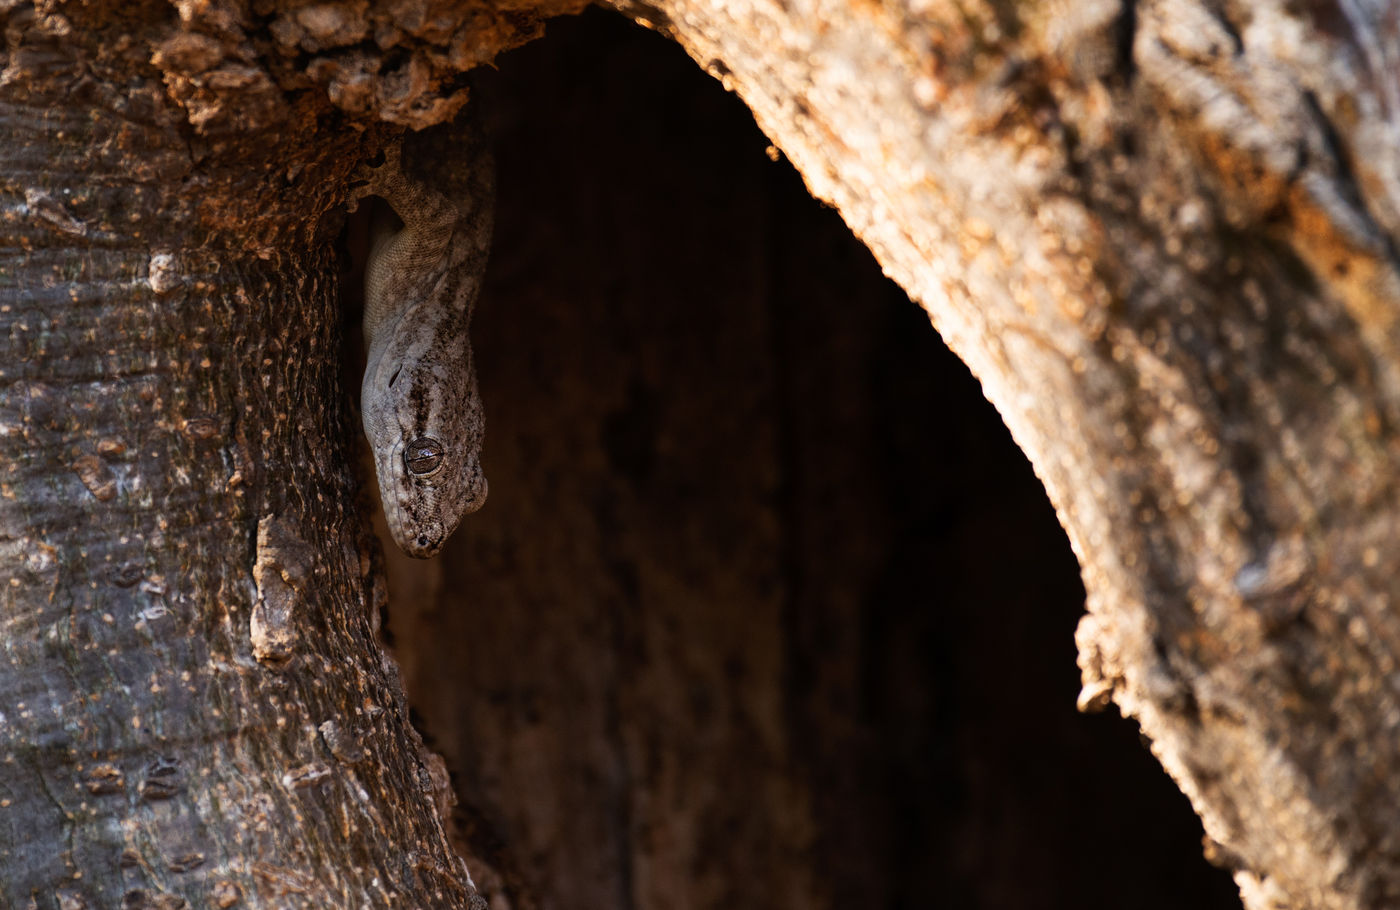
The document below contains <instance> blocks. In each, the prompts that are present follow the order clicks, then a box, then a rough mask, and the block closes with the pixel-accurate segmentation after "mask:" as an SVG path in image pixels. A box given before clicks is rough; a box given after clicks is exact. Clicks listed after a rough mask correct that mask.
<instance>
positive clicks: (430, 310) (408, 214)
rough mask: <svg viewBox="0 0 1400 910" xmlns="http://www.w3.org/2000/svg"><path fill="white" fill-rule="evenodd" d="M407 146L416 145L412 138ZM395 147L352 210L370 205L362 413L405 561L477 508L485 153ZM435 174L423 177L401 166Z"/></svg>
mask: <svg viewBox="0 0 1400 910" xmlns="http://www.w3.org/2000/svg"><path fill="white" fill-rule="evenodd" d="M411 138H412V140H417V139H418V138H419V137H416V136H415V137H411ZM403 151H404V150H403V145H402V144H401V143H399V142H396V143H394V144H393V145H391V146H390V147H389V148H388V149H387V150H386V151H385V156H384V159H385V160H384V163H383V164H382V165H380V166H378V167H375V168H371V169H368V171H367V172H365V176H364V179H363V181H362V183H361V185H360V186H358V187H357V188H356V189H354V190H353V191H352V194H351V199H352V202H353V203H358V202H359V201H360V200H363V199H365V198H366V197H370V196H373V197H378V198H377V200H375V202H374V207H373V209H372V211H371V219H370V250H369V255H368V258H367V259H366V263H365V314H364V332H365V344H366V347H367V358H366V361H367V362H366V365H365V375H364V380H363V382H362V384H361V387H360V409H361V413H362V415H363V419H364V430H365V437H366V438H367V439H368V441H369V445H370V449H371V450H372V452H373V454H374V466H375V473H376V475H377V476H378V479H379V493H380V499H381V501H382V502H383V505H384V518H385V520H386V522H387V523H388V526H389V531H390V533H391V534H392V535H393V537H394V542H395V543H397V544H398V545H399V547H400V549H402V550H403V551H404V552H405V553H407V554H408V555H409V556H415V557H419V558H427V557H430V556H434V555H436V554H437V552H438V551H439V550H440V549H441V548H442V545H443V544H444V543H445V542H446V540H447V538H448V537H449V536H450V535H451V534H452V532H453V531H454V530H456V528H457V524H458V522H460V521H461V518H462V516H463V515H465V514H467V513H469V512H474V511H476V510H477V509H479V508H481V506H482V504H483V503H484V502H485V501H486V490H487V485H486V476H485V475H484V474H483V473H482V469H481V442H482V436H483V433H484V429H485V419H484V414H483V411H482V406H481V398H480V394H479V392H478V389H477V381H476V370H475V368H474V365H473V363H472V350H471V343H470V341H469V339H468V337H467V330H468V328H469V326H470V323H471V315H472V308H473V306H474V304H475V302H476V297H477V294H478V293H479V291H480V289H481V280H482V274H483V273H484V271H485V267H486V257H487V253H488V251H489V248H490V244H491V226H492V203H493V197H494V193H493V191H494V185H493V175H492V170H491V161H490V156H489V154H488V153H487V152H486V150H485V148H484V143H483V142H482V141H481V140H480V138H479V137H478V136H476V135H475V134H474V133H471V134H468V137H467V140H466V141H465V142H463V141H460V136H459V137H458V141H455V142H453V143H452V144H451V145H450V147H446V148H440V149H437V150H434V149H433V147H432V146H431V145H428V146H426V147H423V148H416V149H415V151H418V154H416V155H414V159H413V160H412V161H411V162H408V163H407V164H406V163H405V161H404V155H403ZM420 161H421V162H422V165H423V166H425V167H429V168H430V167H431V165H433V164H437V165H444V164H448V165H450V167H444V166H439V167H438V168H437V170H439V171H442V173H441V174H434V175H432V176H431V177H424V176H423V175H421V174H420V173H419V171H418V170H417V169H416V167H414V168H410V167H409V166H408V165H409V164H411V165H414V166H418V165H419V164H420Z"/></svg>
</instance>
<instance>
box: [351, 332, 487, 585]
mask: <svg viewBox="0 0 1400 910" xmlns="http://www.w3.org/2000/svg"><path fill="white" fill-rule="evenodd" d="M455 335H456V337H455V338H454V337H451V336H448V337H447V338H446V339H444V338H443V337H438V338H436V339H434V340H433V341H432V345H431V348H430V349H427V350H424V349H422V348H421V346H420V345H417V344H416V343H415V340H414V339H412V338H408V339H405V340H404V341H403V342H396V343H391V344H390V345H389V346H388V347H387V349H386V350H385V351H384V352H383V353H382V355H381V356H380V357H378V358H377V360H376V361H375V362H372V363H371V364H370V367H369V369H367V370H366V371H365V379H364V386H363V388H362V390H361V402H362V404H361V410H362V412H363V415H364V424H365V436H366V438H368V440H369V443H370V447H371V449H372V450H373V452H374V467H375V473H376V474H377V475H378V477H379V496H380V500H381V501H382V502H383V504H384V519H385V521H386V522H387V524H388V525H389V532H390V533H391V534H392V535H393V537H394V542H395V543H396V544H398V545H399V548H400V549H401V550H403V551H404V552H405V553H407V554H408V555H409V556H414V557H417V558H419V559H426V558H428V557H430V556H436V555H437V553H438V551H439V550H441V549H442V545H443V544H444V543H446V541H447V538H448V537H449V536H451V534H452V532H453V531H455V530H456V529H457V524H458V522H460V521H461V519H462V516H463V515H466V514H467V513H469V512H475V511H476V510H477V509H479V508H481V506H482V504H483V503H485V502H486V476H485V474H483V473H482V470H481V439H482V429H483V426H484V420H483V416H482V408H481V399H480V398H479V397H478V394H477V386H476V375H475V372H474V371H473V370H472V368H471V351H470V348H468V347H467V344H466V339H465V335H464V334H463V333H455ZM457 344H460V345H461V347H462V350H442V347H443V346H444V345H457ZM464 366H465V369H464Z"/></svg>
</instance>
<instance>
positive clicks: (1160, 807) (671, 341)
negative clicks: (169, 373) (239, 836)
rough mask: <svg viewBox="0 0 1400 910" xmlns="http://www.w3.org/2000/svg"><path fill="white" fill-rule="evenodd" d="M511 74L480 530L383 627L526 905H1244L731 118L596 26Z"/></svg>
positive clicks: (802, 210) (904, 335) (1054, 549)
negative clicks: (1104, 700) (1085, 701)
mask: <svg viewBox="0 0 1400 910" xmlns="http://www.w3.org/2000/svg"><path fill="white" fill-rule="evenodd" d="M499 64H500V69H499V71H497V72H491V73H486V74H484V76H483V78H482V79H481V80H480V81H479V83H478V90H477V95H476V97H477V99H478V102H479V103H482V104H483V105H485V108H486V113H487V118H488V121H489V122H490V123H491V126H492V129H493V132H494V134H495V137H496V155H497V168H498V187H499V199H498V221H497V228H496V241H495V248H494V252H493V259H492V264H491V266H490V270H489V273H488V277H487V286H486V289H485V292H484V294H483V296H482V299H481V303H480V305H479V307H478V310H477V314H476V317H475V322H474V326H473V332H472V335H473V342H474V346H475V351H476V362H477V366H478V371H479V374H480V381H481V388H482V393H483V397H484V400H485V405H486V409H487V436H486V444H485V453H484V464H485V469H486V473H487V476H488V477H489V478H490V483H491V499H490V501H489V502H488V503H487V505H486V507H485V508H484V509H483V510H482V511H481V512H479V513H477V514H475V515H472V516H469V517H468V518H467V519H466V520H465V521H464V522H463V524H462V526H461V528H460V529H459V530H458V532H457V534H456V536H455V537H454V538H453V539H452V540H451V541H450V542H449V544H448V546H447V549H446V550H445V551H444V554H443V555H442V556H441V557H440V558H439V559H438V560H435V561H434V562H431V563H426V564H425V563H421V562H411V561H408V560H398V559H396V558H393V556H394V555H395V554H392V553H391V574H390V590H391V598H392V606H391V616H390V623H391V626H392V631H393V639H394V642H395V645H396V651H397V653H398V656H399V658H400V660H401V662H402V664H403V666H404V670H405V676H406V681H407V685H408V688H409V693H410V697H411V699H412V701H413V703H414V706H415V711H416V712H417V715H418V716H419V717H420V718H421V725H422V727H423V728H424V730H425V732H426V733H427V735H428V736H429V737H430V739H431V742H432V745H433V746H434V747H435V748H436V749H437V750H439V751H441V752H442V753H443V754H444V755H445V757H446V758H447V761H448V765H449V767H450V768H451V769H452V771H453V773H454V778H455V782H456V785H457V789H458V792H459V794H460V797H461V799H462V806H461V807H460V810H459V818H460V820H461V821H462V823H463V826H464V828H463V830H464V834H465V836H466V839H467V840H468V841H469V842H470V844H471V847H472V849H473V851H474V852H476V853H478V854H480V855H482V856H484V857H485V858H487V859H488V860H490V861H493V862H495V863H497V864H498V865H500V866H501V867H502V868H503V871H504V872H505V874H506V876H507V878H508V879H512V880H513V881H515V882H518V883H520V884H522V885H523V886H524V892H520V893H517V894H516V895H515V897H516V899H517V900H516V904H515V905H516V906H531V904H530V903H528V901H522V900H521V898H522V896H524V895H525V894H528V897H529V898H530V899H533V900H534V901H536V903H535V904H534V906H538V907H540V908H542V910H556V908H557V910H585V908H586V910H594V908H630V907H696V908H709V907H715V908H718V907H725V908H726V910H735V908H748V907H752V908H760V907H762V908H774V907H781V908H789V907H814V908H815V907H833V908H834V907H862V908H891V910H893V908H923V907H955V908H1007V910H1010V908H1015V910H1027V908H1059V907H1073V908H1120V907H1124V906H1133V907H1137V908H1159V907H1160V908H1168V907H1172V908H1179V907H1185V906H1189V907H1197V908H1211V907H1238V906H1239V903H1238V898H1237V897H1236V894H1235V890H1234V888H1233V886H1232V885H1231V883H1230V880H1229V878H1228V876H1226V875H1225V874H1224V873H1223V872H1220V871H1218V870H1215V869H1213V868H1211V867H1209V866H1208V865H1207V864H1206V863H1205V861H1204V860H1203V859H1202V858H1201V847H1200V836H1201V832H1200V826H1199V823H1198V822H1197V821H1196V819H1195V817H1194V816H1193V815H1192V813H1191V811H1190V808H1189V806H1188V804H1187V802H1186V800H1185V798H1184V797H1182V796H1181V795H1180V794H1179V793H1178V792H1177V791H1176V789H1175V788H1174V786H1173V785H1172V784H1171V782H1170V781H1169V780H1168V779H1167V777H1166V776H1165V774H1163V773H1162V771H1161V769H1160V768H1159V767H1158V766H1157V764H1156V762H1155V761H1154V760H1153V759H1152V758H1151V756H1150V755H1149V754H1148V752H1147V751H1146V749H1144V748H1142V746H1141V745H1140V744H1139V742H1138V737H1137V733H1136V731H1135V729H1134V727H1133V725H1132V724H1130V723H1129V722H1127V721H1124V720H1122V719H1120V718H1119V717H1117V716H1116V715H1114V714H1111V713H1110V714H1105V715H1096V716H1084V715H1080V714H1078V713H1076V711H1075V708H1074V703H1075V696H1076V694H1077V691H1078V671H1077V669H1076V666H1075V651H1074V644H1073V633H1074V628H1075V624H1076V622H1077V620H1078V617H1079V615H1080V613H1081V612H1082V609H1083V597H1084V594H1083V590H1082V588H1081V586H1080V582H1079V577H1078V570H1077V567H1076V565H1075V562H1074V558H1073V556H1072V554H1071V553H1070V550H1069V547H1068V545H1067V543H1066V541H1065V538H1064V534H1063V532H1062V530H1061V529H1060V527H1059V525H1058V523H1057V522H1056V519H1055V516H1054V514H1053V512H1052V510H1051V508H1050V506H1049V503H1048V502H1047V501H1046V499H1045V495H1044V492H1043V490H1042V489H1041V487H1040V485H1039V484H1038V482H1037V481H1036V479H1035V477H1034V475H1033V473H1032V472H1031V469H1030V467H1029V465H1028V464H1027V463H1026V461H1025V459H1024V457H1023V456H1022V455H1021V454H1020V452H1019V451H1018V450H1017V449H1016V448H1015V446H1014V444H1013V443H1012V441H1011V439H1010V437H1009V435H1008V434H1007V432H1006V430H1005V428H1004V427H1003V426H1002V424H1001V422H1000V420H999V419H998V417H997V415H996V413H995V412H994V411H993V409H992V408H991V406H990V405H989V404H988V403H987V402H986V401H985V399H983V397H982V396H981V393H980V390H979V388H978V385H977V383H976V381H975V380H974V379H973V378H972V377H971V376H970V375H969V374H968V372H967V370H966V369H965V368H964V367H963V365H962V364H961V363H960V362H959V361H958V360H957V359H956V358H955V357H954V356H953V355H952V354H951V353H949V352H948V351H947V349H946V348H944V347H943V345H942V344H941V342H940V341H939V340H938V338H937V336H936V334H935V333H934V332H933V331H932V329H931V328H930V326H929V324H928V320H927V318H926V316H925V315H924V313H923V311H922V310H920V309H919V308H918V307H917V306H915V305H914V304H912V303H911V302H909V300H908V299H907V297H905V295H904V294H903V293H902V292H901V291H900V290H899V289H898V288H897V287H896V286H895V285H893V284H892V283H891V282H889V281H888V280H886V279H885V278H883V277H882V275H881V274H880V270H879V267H878V266H877V265H876V263H875V261H874V259H873V258H872V257H871V255H870V254H869V253H868V252H867V251H866V250H865V249H864V248H863V247H862V246H861V245H860V244H859V243H858V242H857V241H856V240H854V239H853V238H852V237H851V236H850V234H849V232H848V231H847V230H846V228H845V226H844V224H843V223H842V222H841V220H840V218H839V216H838V215H837V214H836V213H835V212H834V211H832V210H830V209H828V208H825V207H823V206H821V205H820V204H818V203H817V202H815V201H813V200H812V199H811V198H810V197H808V195H807V194H806V191H805V189H804V187H803V185H802V182H801V179H800V178H799V177H798V176H797V175H796V173H795V172H794V171H793V170H792V169H791V167H790V166H789V165H788V164H787V163H786V162H785V161H783V160H781V156H779V155H777V154H776V152H775V151H774V150H772V149H770V148H768V143H767V141H766V139H765V138H764V137H763V135H762V134H761V133H760V132H759V130H758V129H757V128H756V126H755V125H754V123H753V120H752V118H751V117H750V116H749V114H748V112H747V110H746V109H745V108H744V107H743V105H742V103H741V102H740V101H739V100H738V99H737V98H734V97H732V96H730V95H727V94H726V93H725V92H724V91H723V90H722V89H721V88H720V86H719V84H718V83H717V82H715V81H714V80H713V79H711V78H709V77H708V76H706V75H705V74H704V73H703V72H702V71H701V70H700V69H699V68H698V67H696V66H695V65H694V64H693V63H692V62H691V61H690V60H689V59H688V58H687V57H686V56H685V55H684V53H683V52H682V51H681V50H680V49H679V48H678V47H676V46H674V45H672V44H671V43H669V42H668V41H666V40H665V39H663V38H661V37H659V36H657V35H654V34H651V33H648V32H645V31H643V30H641V29H638V28H636V27H634V26H631V25H630V24H628V23H627V22H625V21H624V20H622V19H621V18H619V17H616V16H614V15H611V14H607V13H603V12H599V11H593V12H590V13H587V14H585V15H583V16H581V17H578V18H576V19H570V20H561V21H555V22H552V23H550V25H549V35H548V36H547V37H546V38H545V39H543V40H541V41H538V42H535V43H534V44H532V45H530V46H527V47H525V48H523V49H521V50H519V51H517V52H514V53H512V54H509V55H507V56H506V57H504V58H502V59H501V60H500V61H499ZM772 158H777V159H778V160H777V161H774V160H771V159H772ZM390 549H391V550H392V547H390Z"/></svg>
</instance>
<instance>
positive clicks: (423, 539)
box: [418, 537, 428, 547]
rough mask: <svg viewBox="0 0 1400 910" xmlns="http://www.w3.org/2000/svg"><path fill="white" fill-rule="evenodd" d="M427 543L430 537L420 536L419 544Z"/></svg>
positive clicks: (424, 545) (421, 545)
mask: <svg viewBox="0 0 1400 910" xmlns="http://www.w3.org/2000/svg"><path fill="white" fill-rule="evenodd" d="M427 545H428V538H426V537H420V538H418V546H420V547H426V546H427Z"/></svg>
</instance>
